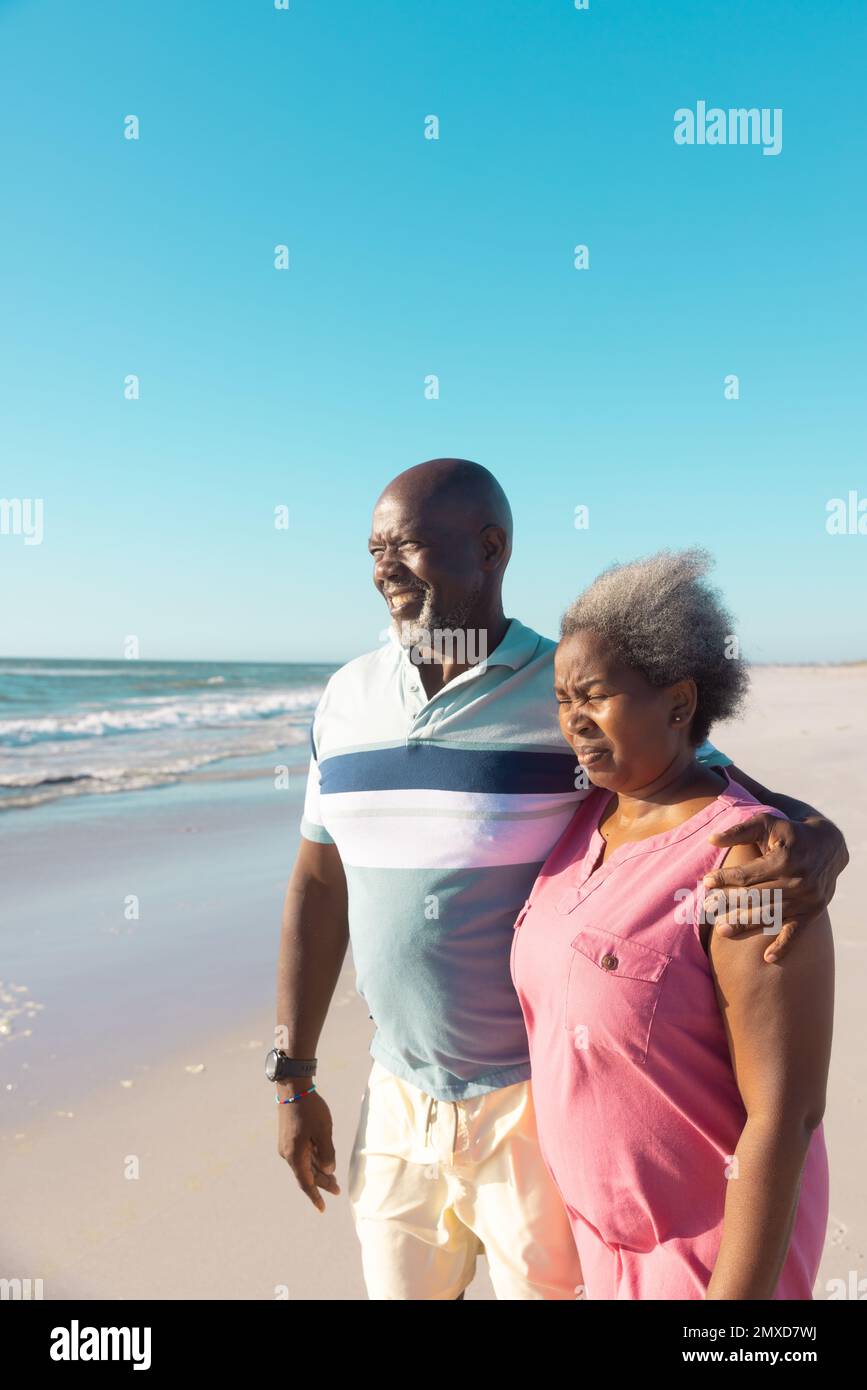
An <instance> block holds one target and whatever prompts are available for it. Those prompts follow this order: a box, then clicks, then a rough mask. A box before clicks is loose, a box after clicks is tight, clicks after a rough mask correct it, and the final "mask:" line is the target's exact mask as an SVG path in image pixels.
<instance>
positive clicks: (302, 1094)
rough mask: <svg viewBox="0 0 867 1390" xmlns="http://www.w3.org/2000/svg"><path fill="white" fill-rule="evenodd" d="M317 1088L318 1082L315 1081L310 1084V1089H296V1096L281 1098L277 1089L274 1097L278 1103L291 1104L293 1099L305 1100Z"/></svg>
mask: <svg viewBox="0 0 867 1390" xmlns="http://www.w3.org/2000/svg"><path fill="white" fill-rule="evenodd" d="M315 1090H316V1082H315V1081H314V1083H313V1085H312V1086H310V1087H309V1089H308V1090H306V1091H296V1092H295V1094H294V1096H287V1097H286V1099H285V1100H281V1099H280V1097H279V1096H278V1094H277V1092H276V1091H275V1092H274V1099H275V1100H276V1102H277V1104H278V1105H291V1104H292V1103H293V1101H296V1100H303V1099H304V1097H305V1096H309V1095H311V1094H312V1092H313V1091H315Z"/></svg>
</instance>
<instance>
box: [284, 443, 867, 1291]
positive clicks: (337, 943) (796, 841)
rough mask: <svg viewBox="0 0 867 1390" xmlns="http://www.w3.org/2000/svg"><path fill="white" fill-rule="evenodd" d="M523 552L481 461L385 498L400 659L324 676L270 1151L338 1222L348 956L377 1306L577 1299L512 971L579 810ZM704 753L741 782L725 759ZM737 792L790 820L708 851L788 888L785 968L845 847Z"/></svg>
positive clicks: (383, 654)
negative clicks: (521, 566)
mask: <svg viewBox="0 0 867 1390" xmlns="http://www.w3.org/2000/svg"><path fill="white" fill-rule="evenodd" d="M511 540H512V518H511V512H510V509H509V504H508V501H507V499H506V497H505V494H504V493H503V490H502V488H501V487H500V486H499V484H498V483H497V481H496V479H495V478H494V477H493V476H492V475H491V474H490V473H489V472H488V471H487V470H486V469H484V468H481V467H480V466H479V465H478V464H475V463H470V462H469V461H467V460H463V459H433V460H431V461H429V462H427V463H423V464H419V465H417V466H416V467H414V468H410V469H408V470H407V471H406V472H404V473H401V474H400V475H399V476H398V477H397V478H395V479H394V480H393V481H392V482H391V483H390V484H389V485H388V487H387V488H386V489H385V491H384V492H383V493H382V495H381V497H380V498H379V500H378V502H377V504H376V508H375V511H374V516H373V528H372V532H371V537H370V543H369V548H370V553H371V556H372V558H373V578H374V583H375V585H376V587H377V589H378V590H379V591H380V593H381V594H382V596H383V598H384V599H385V601H386V603H387V605H388V608H389V612H390V615H391V618H392V623H393V629H392V640H391V641H389V642H388V643H386V644H384V645H383V646H382V647H381V648H380V649H379V650H377V651H375V652H371V653H369V654H368V655H366V656H362V657H359V658H357V659H356V660H355V661H351V662H349V663H348V664H347V665H346V666H343V667H342V668H341V669H340V670H339V671H337V672H336V673H335V674H334V675H333V676H332V677H331V679H330V680H329V682H328V684H327V687H326V689H325V692H324V694H323V696H322V699H321V700H320V703H319V705H318V708H317V711H316V715H315V718H314V722H313V728H312V745H313V749H312V757H311V764H310V773H309V778H308V786H307V797H306V802H305V810H304V818H303V821H302V826H301V833H302V840H301V847H300V850H299V853H298V857H297V860H296V863H295V867H294V870H293V872H292V876H291V879H290V882H289V887H288V890H287V895H286V905H285V911H284V920H283V931H282V936H281V946H280V959H279V966H278V999H277V1018H278V1038H279V1041H280V1046H279V1048H278V1049H277V1050H275V1051H274V1052H272V1053H271V1054H269V1062H268V1074H269V1076H271V1078H272V1079H273V1080H274V1082H275V1086H276V1090H277V1099H278V1100H279V1101H280V1107H279V1112H278V1113H279V1137H278V1148H279V1152H280V1155H281V1156H282V1157H283V1158H284V1159H285V1160H286V1161H287V1163H288V1164H289V1165H290V1167H291V1168H292V1170H293V1172H294V1174H295V1176H296V1178H297V1181H298V1183H299V1185H300V1186H301V1188H302V1191H303V1192H304V1193H305V1194H306V1196H307V1197H308V1198H309V1199H310V1201H311V1202H313V1204H314V1205H315V1206H316V1207H317V1208H318V1209H319V1210H320V1211H322V1210H324V1208H325V1203H324V1199H323V1196H322V1193H323V1192H329V1193H332V1194H337V1193H338V1192H339V1191H340V1189H339V1186H338V1184H337V1181H336V1178H335V1176H334V1172H335V1155H334V1148H333V1144H332V1122H331V1114H330V1111H329V1109H328V1106H327V1104H326V1102H325V1100H324V1098H323V1096H322V1094H321V1093H320V1092H319V1091H318V1090H316V1089H315V1083H314V1082H313V1079H312V1078H313V1077H314V1075H315V1071H316V1056H315V1054H316V1048H317V1044H318V1041H319V1036H320V1033H321V1030H322V1027H323V1024H324V1022H325V1017H326V1014H327V1011H328V1007H329V1004H330V1001H331V998H332V995H333V992H334V988H335V984H336V982H337V978H338V975H339V973H340V969H341V966H342V963H343V959H344V956H345V953H346V947H347V944H348V941H349V940H350V938H351V941H352V950H353V957H354V962H355V967H356V971H357V979H358V989H359V992H360V993H361V994H362V995H363V997H364V998H365V999H366V1000H367V1003H368V1005H369V1009H370V1014H371V1017H372V1019H373V1021H374V1023H375V1025H376V1032H375V1034H374V1037H373V1040H372V1043H371V1047H370V1051H371V1054H372V1056H373V1058H374V1062H373V1067H372V1070H371V1073H370V1077H369V1081H368V1085H367V1089H366V1091H365V1095H364V1099H363V1104H362V1108H361V1115H360V1118H359V1122H358V1128H357V1132H356V1137H355V1143H354V1146H353V1150H352V1154H351V1158H350V1165H349V1200H350V1203H351V1207H352V1212H353V1217H354V1220H355V1225H356V1230H357V1233H358V1236H359V1239H360V1242H361V1251H362V1263H363V1269H364V1277H365V1282H366V1286H367V1290H368V1294H369V1296H370V1298H371V1299H400V1300H406V1299H410V1300H415V1299H422V1300H428V1299H430V1300H447V1299H458V1298H461V1297H463V1291H464V1289H465V1288H466V1286H467V1285H468V1283H469V1282H470V1280H471V1279H472V1277H473V1273H474V1270H475V1263H476V1258H477V1256H478V1255H479V1254H480V1253H482V1252H484V1253H485V1254H486V1256H487V1260H488V1266H489V1271H490V1276H491V1281H492V1283H493V1286H494V1290H495V1293H496V1295H497V1298H498V1299H519V1300H523V1299H531V1300H532V1299H558V1300H567V1299H568V1300H572V1299H575V1298H576V1297H580V1286H581V1269H580V1264H579V1261H578V1256H577V1252H576V1250H575V1246H574V1242H573V1240H572V1236H571V1232H570V1226H569V1222H568V1219H567V1216H566V1212H565V1208H564V1207H563V1203H562V1200H561V1198H560V1196H559V1193H558V1192H557V1190H556V1188H555V1186H554V1183H553V1180H552V1178H551V1176H550V1174H549V1172H548V1170H547V1168H546V1165H545V1163H544V1160H543V1158H542V1155H541V1152H540V1150H539V1147H538V1141H537V1137H536V1128H535V1120H534V1113H533V1102H532V1093H531V1089H530V1081H529V1078H530V1062H529V1055H528V1046H527V1036H526V1030H525V1027H524V1022H523V1017H522V1014H521V1008H520V1004H519V1001H518V998H517V995H516V994H515V991H514V988H513V986H512V982H511V978H510V973H509V953H510V948H511V942H512V926H513V923H514V921H515V918H516V916H517V914H518V912H519V911H520V909H521V907H522V905H523V903H524V901H525V900H526V898H527V896H528V894H529V891H530V888H531V887H532V884H533V881H534V879H535V877H536V875H537V873H538V870H539V868H540V866H541V864H542V862H543V861H544V859H545V858H546V857H547V854H548V852H549V851H550V850H551V848H552V847H553V845H554V844H555V842H556V841H557V839H558V838H559V836H560V834H561V832H562V831H563V830H564V829H565V827H566V825H567V824H568V822H569V820H570V818H571V816H572V814H573V813H574V810H575V805H576V803H577V801H579V800H580V799H581V798H582V797H583V796H584V795H585V794H586V791H585V789H584V788H583V787H582V786H581V778H580V773H579V775H578V776H576V765H575V759H574V756H573V754H572V753H571V752H569V751H568V749H566V748H565V747H564V744H563V740H562V737H561V735H560V732H559V727H558V719H557V705H556V702H555V700H554V697H553V653H554V649H555V645H556V644H555V642H554V641H552V640H550V639H548V638H546V637H542V636H541V635H540V634H539V633H537V632H534V631H532V630H531V629H530V628H527V627H525V626H524V625H523V624H522V623H520V622H518V621H517V620H515V619H512V620H511V621H510V620H509V619H507V618H506V616H505V614H504V611H503V606H502V596H501V592H502V580H503V574H504V571H505V568H506V565H507V563H508V560H509V555H510V552H511ZM438 634H439V635H440V640H438V637H437V635H438ZM443 634H445V635H446V636H445V637H444V636H443ZM448 634H450V635H451V636H450V637H449V636H448ZM455 636H457V637H458V638H459V639H462V640H458V641H455V640H454V639H455ZM699 756H700V757H701V758H702V759H703V760H704V761H706V762H708V763H711V764H713V763H717V764H730V763H731V760H730V759H729V758H726V757H725V755H724V754H721V753H719V752H718V751H717V750H716V749H715V748H713V747H712V746H711V745H710V744H705V745H704V746H703V748H702V749H701V750H700V751H699ZM732 775H733V776H735V777H736V778H737V780H738V781H739V782H740V783H741V784H742V785H744V786H746V787H747V788H748V789H749V790H750V791H752V792H753V793H754V794H755V795H756V796H757V797H758V798H759V799H760V800H761V801H763V802H765V803H766V804H768V803H770V804H772V805H775V806H777V807H779V809H780V810H782V811H784V812H785V814H786V815H788V816H790V817H793V820H792V821H791V822H780V821H779V820H777V819H776V818H773V817H762V816H758V817H756V819H755V821H753V822H750V823H749V824H748V826H747V827H746V828H745V827H743V826H742V827H739V828H738V832H731V833H729V835H727V836H725V837H718V838H717V842H718V843H720V844H722V843H725V844H733V843H735V842H736V841H740V840H744V839H747V840H751V841H754V842H756V843H757V844H758V845H759V847H760V849H762V850H763V857H762V858H760V859H758V860H756V861H754V863H753V864H750V865H749V866H747V868H746V869H736V870H731V871H722V873H721V874H720V875H718V876H717V877H718V879H719V880H720V882H721V883H722V884H723V885H724V886H725V885H729V886H731V885H744V884H747V883H748V884H750V885H755V886H758V887H760V888H761V887H762V886H765V887H773V888H775V889H782V894H783V920H784V923H785V925H784V928H783V930H782V932H780V933H779V935H778V936H775V937H774V938H773V942H772V948H773V950H774V951H776V952H777V953H782V952H784V951H785V950H786V949H787V948H788V947H789V945H790V943H791V938H792V934H793V932H794V929H795V927H796V926H797V925H798V924H800V923H802V922H805V921H809V919H810V918H811V917H813V916H815V915H816V914H817V913H818V912H819V911H820V910H821V909H822V908H823V907H824V906H825V905H826V903H827V902H828V900H829V899H830V897H831V896H832V894H833V889H834V883H835V882H836V878H837V875H838V873H839V872H840V870H841V869H842V867H843V866H844V864H845V862H846V858H847V856H846V850H845V846H844V844H843V839H842V836H841V835H840V833H839V831H838V830H837V829H836V827H834V826H832V825H831V824H830V823H829V822H828V821H826V820H825V819H824V818H823V817H821V816H820V815H819V813H818V812H816V811H814V810H812V808H810V807H807V806H804V805H802V804H801V803H798V802H795V801H792V800H791V799H790V798H788V797H784V796H780V795H776V794H774V793H773V792H770V791H767V790H766V789H765V788H763V787H761V786H759V785H758V784H757V783H755V782H754V781H753V780H752V779H750V778H749V777H747V776H745V774H744V773H742V772H740V771H739V770H738V769H736V768H733V769H732ZM736 916H737V914H735V915H734V917H733V921H734V919H735V918H736ZM732 929H734V926H732ZM795 949H796V947H795ZM768 958H770V956H769V957H768Z"/></svg>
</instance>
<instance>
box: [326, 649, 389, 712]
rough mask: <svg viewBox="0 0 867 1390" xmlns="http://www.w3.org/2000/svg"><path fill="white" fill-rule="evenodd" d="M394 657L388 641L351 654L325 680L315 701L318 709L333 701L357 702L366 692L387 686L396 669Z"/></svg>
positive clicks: (374, 691) (373, 691)
mask: <svg viewBox="0 0 867 1390" xmlns="http://www.w3.org/2000/svg"><path fill="white" fill-rule="evenodd" d="M397 662H398V657H397V653H396V651H395V649H394V645H393V644H392V643H391V642H383V643H382V645H381V646H379V647H377V648H376V649H375V650H374V651H371V652H362V654H361V656H354V657H353V658H352V660H351V661H346V662H344V664H343V665H342V666H338V668H337V670H336V671H333V672H332V673H331V675H330V676H329V677H328V680H327V681H326V683H325V689H324V691H323V692H322V696H321V699H320V701H319V709H320V711H324V710H325V707H326V706H327V705H331V704H332V703H333V702H335V701H337V702H340V701H345V700H349V701H357V700H358V699H359V698H360V697H361V696H363V695H365V694H367V693H370V692H372V693H374V694H375V693H376V691H377V689H381V688H383V687H385V688H388V687H389V686H390V685H391V684H392V682H393V680H394V675H395V671H396V669H397Z"/></svg>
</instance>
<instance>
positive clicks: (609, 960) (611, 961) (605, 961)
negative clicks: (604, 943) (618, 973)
mask: <svg viewBox="0 0 867 1390" xmlns="http://www.w3.org/2000/svg"><path fill="white" fill-rule="evenodd" d="M619 964H620V961H619V960H618V959H617V957H616V956H609V955H608V954H607V953H606V955H604V956H603V957H602V969H603V970H616V969H617V967H618V965H619Z"/></svg>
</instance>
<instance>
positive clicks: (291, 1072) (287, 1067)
mask: <svg viewBox="0 0 867 1390" xmlns="http://www.w3.org/2000/svg"><path fill="white" fill-rule="evenodd" d="M316 1067H317V1059H316V1058H315V1057H313V1058H311V1059H310V1060H309V1061H304V1062H299V1061H298V1060H297V1059H296V1058H295V1057H287V1055H286V1053H285V1052H283V1051H282V1050H281V1049H280V1048H278V1047H272V1048H271V1051H270V1052H269V1053H268V1056H267V1057H266V1058H265V1076H266V1078H267V1079H268V1080H269V1081H290V1080H291V1079H292V1078H293V1077H309V1076H315V1075H316Z"/></svg>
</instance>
